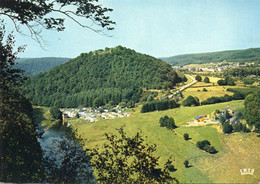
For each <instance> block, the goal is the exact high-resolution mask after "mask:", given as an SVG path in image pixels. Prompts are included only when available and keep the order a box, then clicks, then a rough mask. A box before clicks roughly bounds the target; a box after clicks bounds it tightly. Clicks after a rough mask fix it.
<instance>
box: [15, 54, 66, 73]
mask: <svg viewBox="0 0 260 184" xmlns="http://www.w3.org/2000/svg"><path fill="white" fill-rule="evenodd" d="M69 60H70V59H69V58H55V57H47V58H22V59H17V65H16V68H19V69H21V70H24V75H27V76H33V75H37V74H38V73H40V72H45V71H48V70H50V69H51V68H53V67H55V66H58V65H60V64H63V63H65V62H67V61H69Z"/></svg>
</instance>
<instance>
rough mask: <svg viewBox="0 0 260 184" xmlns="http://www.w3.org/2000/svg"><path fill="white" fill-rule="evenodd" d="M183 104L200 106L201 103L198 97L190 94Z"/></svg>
mask: <svg viewBox="0 0 260 184" xmlns="http://www.w3.org/2000/svg"><path fill="white" fill-rule="evenodd" d="M182 105H183V106H192V105H194V106H198V105H199V99H198V98H197V97H193V96H188V97H187V98H186V99H185V100H184V101H183V102H182Z"/></svg>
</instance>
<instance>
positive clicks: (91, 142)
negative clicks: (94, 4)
mask: <svg viewBox="0 0 260 184" xmlns="http://www.w3.org/2000/svg"><path fill="white" fill-rule="evenodd" d="M227 106H228V107H231V108H233V109H241V108H243V101H241V100H240V101H232V102H226V103H219V104H213V105H205V106H198V107H180V108H178V109H172V110H166V111H160V112H150V113H145V114H141V113H140V107H138V108H135V109H129V112H130V113H131V117H128V118H118V119H113V120H100V121H98V122H95V123H88V122H86V121H85V120H82V119H72V120H70V121H69V123H70V124H71V125H72V126H73V127H75V128H77V129H78V132H79V134H80V135H81V137H82V138H83V139H86V147H95V146H97V147H102V145H103V144H104V143H105V142H106V141H105V136H104V134H105V133H109V132H113V133H116V130H115V128H119V127H121V126H125V131H126V133H127V135H129V136H131V135H134V134H135V133H136V132H138V131H141V132H142V135H143V136H145V137H147V142H148V143H149V144H157V145H158V147H157V151H156V153H155V154H156V155H158V156H160V164H161V165H162V164H164V163H165V162H166V160H167V159H168V158H169V157H170V156H172V158H173V165H174V166H175V168H176V169H177V170H176V171H175V172H173V173H172V175H173V176H175V177H176V178H178V179H179V180H180V182H185V183H230V182H233V183H245V182H254V183H256V182H259V181H260V178H259V176H260V174H259V171H260V157H259V154H257V153H259V152H260V147H259V143H260V138H258V137H256V135H255V134H254V133H248V134H240V133H236V134H231V135H223V133H222V131H221V127H220V125H219V124H217V125H216V124H214V125H207V126H200V127H186V126H183V125H185V124H186V122H187V121H190V120H192V119H193V118H194V117H195V116H197V115H200V114H210V113H211V112H213V111H215V110H216V109H222V108H224V107H227ZM164 115H168V116H170V117H173V118H174V120H175V122H176V124H177V125H178V128H177V129H175V132H173V131H170V130H167V129H166V128H162V127H160V126H159V119H160V117H162V116H164ZM184 133H189V135H190V137H191V140H189V141H185V140H184V139H183V134H184ZM205 139H207V140H209V141H210V142H211V144H212V145H213V146H214V147H215V148H216V149H217V151H219V152H218V153H217V154H215V155H211V154H208V153H206V152H204V151H201V150H199V149H198V148H197V147H196V145H195V143H196V142H197V141H199V140H205ZM186 159H187V160H189V162H190V164H191V165H192V167H190V168H185V166H184V164H183V162H184V161H185V160H186ZM243 168H254V169H255V174H254V175H253V176H251V175H245V176H241V174H240V169H243Z"/></svg>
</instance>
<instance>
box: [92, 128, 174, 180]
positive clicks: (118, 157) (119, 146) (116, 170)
mask: <svg viewBox="0 0 260 184" xmlns="http://www.w3.org/2000/svg"><path fill="white" fill-rule="evenodd" d="M117 130H118V133H119V136H117V135H114V134H110V135H109V134H105V135H106V139H107V140H108V142H109V143H108V144H105V145H104V148H103V149H100V150H99V149H97V148H93V149H91V150H90V153H91V156H92V159H91V165H92V167H93V168H94V170H95V171H96V180H97V181H98V182H100V183H164V182H166V183H172V182H178V180H177V179H176V178H173V177H171V176H170V173H169V169H168V167H169V166H170V165H171V161H170V159H168V161H167V162H166V164H165V166H164V168H159V167H158V165H159V164H158V160H159V157H157V156H154V155H153V153H154V152H155V151H156V145H148V144H147V143H145V142H144V139H143V137H142V136H141V134H140V133H137V134H136V135H135V136H134V137H127V136H126V133H125V132H124V130H123V128H122V127H121V128H120V129H117Z"/></svg>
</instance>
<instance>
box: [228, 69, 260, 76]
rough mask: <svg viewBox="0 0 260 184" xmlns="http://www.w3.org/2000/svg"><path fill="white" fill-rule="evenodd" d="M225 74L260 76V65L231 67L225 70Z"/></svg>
mask: <svg viewBox="0 0 260 184" xmlns="http://www.w3.org/2000/svg"><path fill="white" fill-rule="evenodd" d="M224 75H232V76H233V77H246V76H250V75H255V76H259V75H260V67H239V68H229V69H226V70H225V71H224Z"/></svg>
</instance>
